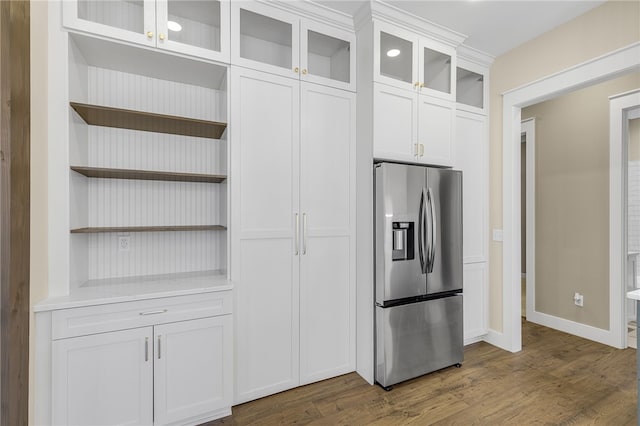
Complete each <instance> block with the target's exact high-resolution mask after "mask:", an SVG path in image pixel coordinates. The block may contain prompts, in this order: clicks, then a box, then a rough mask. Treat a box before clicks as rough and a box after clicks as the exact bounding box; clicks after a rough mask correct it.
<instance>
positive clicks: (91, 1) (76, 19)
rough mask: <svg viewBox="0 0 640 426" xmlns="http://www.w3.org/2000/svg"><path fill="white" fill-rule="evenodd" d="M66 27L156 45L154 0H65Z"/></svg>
mask: <svg viewBox="0 0 640 426" xmlns="http://www.w3.org/2000/svg"><path fill="white" fill-rule="evenodd" d="M62 8H63V9H62V14H63V16H62V23H63V25H64V26H65V27H67V28H70V29H73V30H77V31H82V32H86V33H91V34H98V35H102V36H105V37H109V38H114V39H118V40H124V41H129V42H133V43H138V44H144V45H147V46H155V45H156V2H155V0H139V1H128V0H65V1H63V2H62Z"/></svg>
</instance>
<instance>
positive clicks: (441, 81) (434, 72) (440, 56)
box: [420, 40, 455, 99]
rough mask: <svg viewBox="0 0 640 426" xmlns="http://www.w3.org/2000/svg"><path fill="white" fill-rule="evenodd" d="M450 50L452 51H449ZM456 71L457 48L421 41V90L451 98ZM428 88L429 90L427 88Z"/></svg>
mask: <svg viewBox="0 0 640 426" xmlns="http://www.w3.org/2000/svg"><path fill="white" fill-rule="evenodd" d="M449 50H450V51H449ZM454 71H455V50H453V49H447V48H446V47H442V48H440V47H434V46H432V45H431V44H429V45H426V41H424V40H421V43H420V89H421V90H420V91H421V92H422V93H425V92H427V93H428V94H430V95H434V96H440V97H444V98H447V99H451V97H452V96H453V93H454V92H453V87H454V85H453V83H454V78H455V77H454V74H453V72H454ZM425 89H427V90H425Z"/></svg>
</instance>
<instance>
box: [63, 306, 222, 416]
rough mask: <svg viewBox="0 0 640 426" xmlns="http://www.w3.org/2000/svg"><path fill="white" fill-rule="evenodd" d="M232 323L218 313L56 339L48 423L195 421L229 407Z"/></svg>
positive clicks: (217, 414) (76, 319)
mask: <svg viewBox="0 0 640 426" xmlns="http://www.w3.org/2000/svg"><path fill="white" fill-rule="evenodd" d="M160 311H162V310H158V311H156V312H160ZM159 316H160V317H161V315H159ZM72 321H82V319H81V317H78V318H74V319H72ZM232 326H233V325H232V320H231V315H220V316H216V317H209V318H199V319H191V320H188V321H180V322H173V323H167V324H158V325H152V326H147V327H139V328H133V329H128V330H118V331H110V332H106V333H100V334H92V335H86V336H77V337H69V338H62V339H59V340H54V341H53V342H52V347H51V350H52V353H51V365H52V416H53V421H52V423H53V424H54V425H78V426H88V425H154V426H160V425H187V424H193V425H196V424H200V423H203V422H205V421H209V420H213V419H215V418H219V417H223V416H225V415H228V414H230V412H231V410H230V407H231V390H232V381H231V380H232V371H233V360H232V351H231V347H232V343H233V342H232Z"/></svg>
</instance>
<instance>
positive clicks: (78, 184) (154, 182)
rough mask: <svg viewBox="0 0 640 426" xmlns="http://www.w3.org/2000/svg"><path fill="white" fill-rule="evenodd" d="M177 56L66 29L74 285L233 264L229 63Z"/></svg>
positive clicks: (218, 270)
mask: <svg viewBox="0 0 640 426" xmlns="http://www.w3.org/2000/svg"><path fill="white" fill-rule="evenodd" d="M97 52H100V54H98V53H97ZM150 55H152V56H153V57H151V56H150ZM123 57H124V58H126V61H125V60H123V59H122V58H123ZM169 59H170V58H169V57H168V56H167V54H166V53H157V54H155V53H154V52H149V51H145V50H140V49H135V48H133V47H130V46H124V45H118V44H115V43H108V42H105V41H104V40H97V39H96V40H93V39H91V38H88V37H84V36H80V35H73V36H71V37H69V94H68V99H67V100H68V108H69V135H68V136H69V157H68V164H67V167H68V169H67V170H69V219H70V220H69V227H68V229H69V235H70V242H69V244H70V250H69V281H70V288H81V287H82V286H83V285H86V284H87V283H101V282H103V281H102V280H113V279H129V278H131V279H134V278H135V279H141V278H144V277H146V276H157V275H163V276H164V275H166V276H170V277H173V276H175V275H176V274H178V275H180V274H191V273H201V272H202V271H214V272H215V273H216V274H219V275H223V276H225V275H226V271H227V269H228V266H227V264H228V258H227V251H228V237H227V217H228V197H229V194H228V189H227V167H228V150H227V136H226V129H227V123H226V117H227V114H228V97H227V88H226V86H227V77H226V72H227V68H226V67H224V66H220V65H216V64H213V63H211V64H206V63H203V62H200V61H196V60H188V59H185V58H176V60H175V61H170V60H169ZM150 64H157V65H158V67H151V66H150ZM160 65H162V66H160ZM123 236H124V237H128V238H129V243H128V245H127V249H125V250H122V249H121V247H119V243H118V242H119V239H120V238H121V237H123Z"/></svg>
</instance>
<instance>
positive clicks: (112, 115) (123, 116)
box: [70, 102, 227, 139]
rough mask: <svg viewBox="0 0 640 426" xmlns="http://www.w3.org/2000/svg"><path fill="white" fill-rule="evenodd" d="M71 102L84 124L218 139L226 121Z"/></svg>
mask: <svg viewBox="0 0 640 426" xmlns="http://www.w3.org/2000/svg"><path fill="white" fill-rule="evenodd" d="M70 104H71V107H72V108H73V109H74V110H75V111H76V112H77V113H78V114H79V115H80V117H82V119H83V120H84V121H85V122H86V123H87V124H91V125H94V126H105V127H116V128H120V129H131V130H144V131H147V132H156V133H169V134H172V135H184V136H196V137H200V138H211V139H220V137H221V136H222V133H223V132H224V130H225V129H226V128H227V124H226V123H219V122H216V121H207V120H198V119H194V118H187V117H178V116H175V115H164V114H155V113H151V112H141V111H133V110H130V109H122V108H111V107H106V106H99V105H89V104H82V103H78V102H70Z"/></svg>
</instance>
